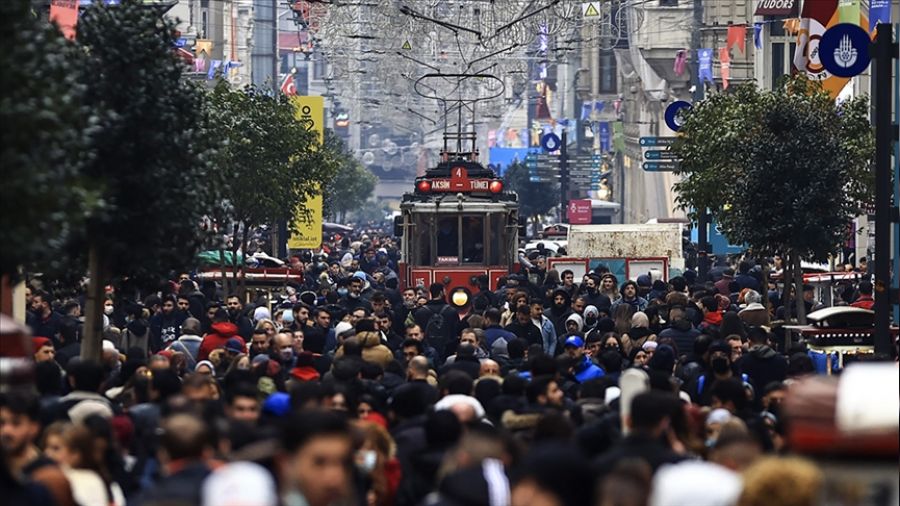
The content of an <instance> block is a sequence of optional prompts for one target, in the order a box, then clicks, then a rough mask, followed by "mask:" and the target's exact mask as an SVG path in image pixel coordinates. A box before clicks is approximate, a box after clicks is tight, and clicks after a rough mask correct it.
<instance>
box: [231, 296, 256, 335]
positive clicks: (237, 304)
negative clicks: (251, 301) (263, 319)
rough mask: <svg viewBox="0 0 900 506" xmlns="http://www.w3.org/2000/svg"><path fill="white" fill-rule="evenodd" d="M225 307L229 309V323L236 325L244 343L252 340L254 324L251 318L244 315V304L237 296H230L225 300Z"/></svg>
mask: <svg viewBox="0 0 900 506" xmlns="http://www.w3.org/2000/svg"><path fill="white" fill-rule="evenodd" d="M225 305H226V307H227V308H228V321H230V322H231V323H233V324H235V325H236V326H237V328H238V332H237V333H238V334H239V335H240V336H241V337H242V338H243V339H244V342H247V341H249V340H250V336H252V335H253V323H252V322H251V321H250V318H247V316H246V315H244V304H243V303H241V298H240V297H238V296H237V295H234V294H232V295H229V296H228V298H226V299H225Z"/></svg>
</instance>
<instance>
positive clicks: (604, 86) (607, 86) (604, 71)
mask: <svg viewBox="0 0 900 506" xmlns="http://www.w3.org/2000/svg"><path fill="white" fill-rule="evenodd" d="M599 66H600V93H616V89H617V87H616V72H617V69H616V57H615V56H614V55H613V53H612V51H604V52H601V53H600V65H599Z"/></svg>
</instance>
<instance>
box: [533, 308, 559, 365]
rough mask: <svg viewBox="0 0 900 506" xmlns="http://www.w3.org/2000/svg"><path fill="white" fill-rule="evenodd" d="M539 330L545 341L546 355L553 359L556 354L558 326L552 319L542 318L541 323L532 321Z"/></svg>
mask: <svg viewBox="0 0 900 506" xmlns="http://www.w3.org/2000/svg"><path fill="white" fill-rule="evenodd" d="M531 321H532V322H534V324H535V325H537V327H538V328H539V329H541V337H542V338H543V339H544V353H546V354H547V355H550V356H551V357H552V356H554V355H555V354H556V326H555V325H553V322H552V321H551V320H550V318H547V317H546V316H541V321H540V323H538V322H536V321H534V319H532V320H531Z"/></svg>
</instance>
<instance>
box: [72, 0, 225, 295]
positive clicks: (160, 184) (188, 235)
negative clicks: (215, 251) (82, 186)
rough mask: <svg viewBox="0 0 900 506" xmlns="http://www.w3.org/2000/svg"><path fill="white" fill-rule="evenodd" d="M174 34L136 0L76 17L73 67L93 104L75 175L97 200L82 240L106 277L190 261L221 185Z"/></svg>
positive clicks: (156, 271)
mask: <svg viewBox="0 0 900 506" xmlns="http://www.w3.org/2000/svg"><path fill="white" fill-rule="evenodd" d="M173 33H174V25H173V24H172V23H171V22H168V21H165V20H163V19H162V18H160V16H159V14H158V12H156V11H155V10H153V9H147V8H146V7H142V6H140V5H139V4H138V3H137V2H122V4H121V5H118V6H109V7H106V6H96V5H95V6H92V7H90V8H87V9H85V10H84V11H83V13H82V15H81V19H80V20H79V23H78V43H79V45H80V46H81V47H82V49H83V52H84V55H85V57H84V62H83V63H81V65H80V68H79V70H80V71H79V72H78V74H79V76H80V81H81V82H82V83H83V84H84V85H85V87H86V94H85V104H86V105H87V106H88V107H90V108H91V109H92V110H94V111H97V113H98V121H97V124H96V126H95V127H94V129H93V131H92V132H91V136H90V143H89V149H90V151H91V152H92V154H93V157H92V158H91V159H90V160H89V161H88V163H86V164H85V166H84V168H83V175H84V177H85V178H87V179H89V180H90V181H92V182H93V183H95V184H96V185H98V187H99V189H100V192H101V202H102V205H101V206H99V208H98V209H97V210H96V211H95V212H93V213H92V214H91V215H90V217H89V219H88V220H87V227H86V233H85V237H84V239H85V241H86V243H87V244H88V245H89V246H90V248H97V247H99V249H100V254H101V258H102V260H101V262H100V267H101V271H102V272H104V273H108V274H109V275H111V276H129V277H132V278H141V277H147V278H148V279H152V278H155V277H158V276H160V275H164V274H166V273H168V272H169V270H170V269H178V268H181V267H183V266H186V265H189V264H190V262H191V261H192V259H193V257H194V255H195V253H196V252H197V249H198V248H199V246H200V245H201V243H202V241H203V239H204V234H203V233H202V229H201V222H202V220H203V218H204V216H205V215H206V213H207V211H208V210H209V209H210V208H211V207H212V206H213V205H214V203H215V202H216V201H217V199H218V192H219V190H220V188H221V184H220V181H221V178H220V177H219V175H218V173H217V172H216V171H214V170H213V167H212V164H211V161H212V159H213V155H214V153H215V149H216V148H217V146H218V142H216V141H214V140H213V137H212V135H211V131H210V129H209V118H208V117H207V115H206V113H205V112H204V107H203V103H204V95H203V93H202V91H201V90H200V89H199V88H198V87H197V86H195V85H193V84H191V83H189V82H187V81H185V80H184V79H182V67H183V64H182V63H181V62H180V61H178V60H177V59H176V56H175V55H174V53H173V51H172V48H173V45H174V44H173V43H174V40H173ZM92 274H94V275H96V274H97V273H92Z"/></svg>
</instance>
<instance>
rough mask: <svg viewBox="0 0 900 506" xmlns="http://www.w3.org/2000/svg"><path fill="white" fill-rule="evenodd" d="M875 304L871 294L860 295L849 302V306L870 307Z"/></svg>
mask: <svg viewBox="0 0 900 506" xmlns="http://www.w3.org/2000/svg"><path fill="white" fill-rule="evenodd" d="M874 305H875V299H873V298H872V296H871V295H860V296H859V298H858V299H856V302H854V303H853V304H850V306H851V307H861V308H863V309H872V306H874Z"/></svg>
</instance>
